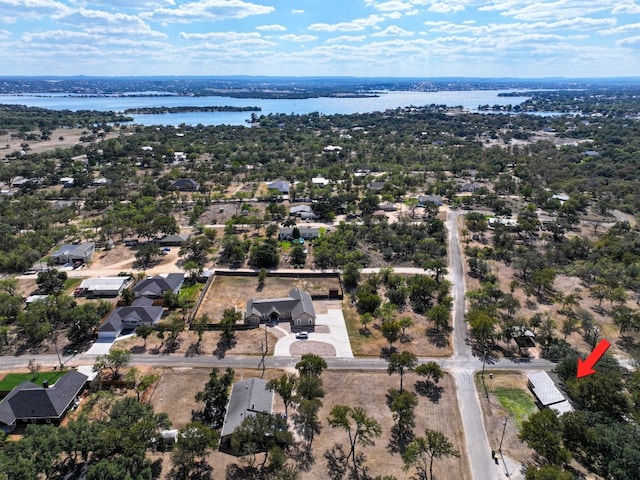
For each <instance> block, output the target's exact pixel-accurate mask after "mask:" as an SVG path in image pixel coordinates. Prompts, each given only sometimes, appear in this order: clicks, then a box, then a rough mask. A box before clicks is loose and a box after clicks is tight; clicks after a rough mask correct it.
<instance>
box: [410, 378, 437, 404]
mask: <svg viewBox="0 0 640 480" xmlns="http://www.w3.org/2000/svg"><path fill="white" fill-rule="evenodd" d="M415 389H416V393H417V394H418V395H422V396H423V397H426V398H428V399H429V400H431V401H432V402H433V403H438V402H439V401H440V397H442V392H443V391H444V388H442V387H441V386H440V385H436V384H435V383H433V382H432V381H428V380H418V381H417V382H416V383H415Z"/></svg>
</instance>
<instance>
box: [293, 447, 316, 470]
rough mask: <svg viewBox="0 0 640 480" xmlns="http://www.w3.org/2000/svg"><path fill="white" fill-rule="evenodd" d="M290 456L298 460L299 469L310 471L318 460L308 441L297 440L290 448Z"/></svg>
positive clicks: (295, 460)
mask: <svg viewBox="0 0 640 480" xmlns="http://www.w3.org/2000/svg"><path fill="white" fill-rule="evenodd" d="M289 457H290V458H291V460H293V461H294V462H296V466H297V467H298V469H300V470H302V471H303V472H308V471H309V470H311V467H312V466H313V464H314V463H315V462H316V458H315V457H314V456H313V450H312V448H311V445H310V444H309V443H306V442H297V443H296V444H294V445H293V446H292V447H291V448H290V449H289Z"/></svg>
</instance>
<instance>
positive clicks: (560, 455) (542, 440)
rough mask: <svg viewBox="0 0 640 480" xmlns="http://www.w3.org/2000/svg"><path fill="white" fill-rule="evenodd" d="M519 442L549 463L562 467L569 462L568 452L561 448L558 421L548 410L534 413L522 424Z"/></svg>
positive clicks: (560, 431) (551, 411)
mask: <svg viewBox="0 0 640 480" xmlns="http://www.w3.org/2000/svg"><path fill="white" fill-rule="evenodd" d="M520 440H522V441H523V442H525V443H526V444H527V445H529V447H531V448H533V449H534V450H535V451H536V452H538V454H540V455H541V456H543V457H544V458H546V459H547V461H549V463H552V464H555V465H562V464H564V463H567V462H568V461H569V458H570V455H569V452H568V451H567V449H566V448H564V447H563V446H562V428H561V426H560V421H559V420H558V416H557V415H556V413H555V412H554V411H553V410H551V409H550V408H546V409H544V410H541V411H539V412H535V413H533V414H531V415H530V416H529V418H528V419H527V420H525V421H524V422H522V428H521V429H520Z"/></svg>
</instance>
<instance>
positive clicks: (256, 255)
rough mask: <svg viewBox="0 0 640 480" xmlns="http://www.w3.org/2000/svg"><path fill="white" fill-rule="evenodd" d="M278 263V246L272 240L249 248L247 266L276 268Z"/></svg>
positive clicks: (257, 243)
mask: <svg viewBox="0 0 640 480" xmlns="http://www.w3.org/2000/svg"><path fill="white" fill-rule="evenodd" d="M278 263H280V256H279V255H278V245H277V243H276V242H275V241H274V240H264V241H262V242H256V243H254V245H253V246H252V247H251V252H250V254H249V264H250V265H251V266H252V267H254V268H276V267H277V266H278Z"/></svg>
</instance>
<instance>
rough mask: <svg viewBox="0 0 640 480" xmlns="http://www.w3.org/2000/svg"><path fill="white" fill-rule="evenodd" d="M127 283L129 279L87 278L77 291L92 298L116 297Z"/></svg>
mask: <svg viewBox="0 0 640 480" xmlns="http://www.w3.org/2000/svg"><path fill="white" fill-rule="evenodd" d="M128 283H129V277H101V278H87V279H85V280H83V281H82V283H80V286H79V287H78V289H79V291H81V292H82V293H83V294H86V295H90V296H93V297H117V296H118V295H120V293H122V290H124V288H125V287H126V286H127V284H128Z"/></svg>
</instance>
